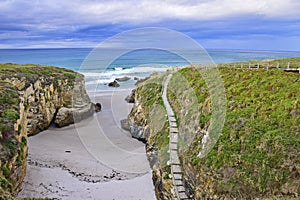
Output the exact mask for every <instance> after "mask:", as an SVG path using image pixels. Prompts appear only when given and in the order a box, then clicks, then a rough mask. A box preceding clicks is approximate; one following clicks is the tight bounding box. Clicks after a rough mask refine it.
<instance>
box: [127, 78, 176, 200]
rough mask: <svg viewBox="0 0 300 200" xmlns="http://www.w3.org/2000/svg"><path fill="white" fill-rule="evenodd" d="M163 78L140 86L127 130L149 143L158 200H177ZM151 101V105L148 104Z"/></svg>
mask: <svg viewBox="0 0 300 200" xmlns="http://www.w3.org/2000/svg"><path fill="white" fill-rule="evenodd" d="M162 79H163V76H154V77H152V78H151V79H149V80H148V81H146V82H143V83H142V84H139V86H138V88H137V89H136V91H135V95H134V102H135V104H134V107H133V109H132V110H131V113H130V114H129V116H128V119H127V122H126V126H127V128H126V129H127V130H129V131H130V133H131V135H132V137H134V138H136V139H138V140H141V141H143V142H144V143H146V153H147V157H148V161H149V163H150V167H151V169H152V180H153V184H154V187H155V194H156V198H157V199H159V200H165V199H170V200H171V199H175V196H174V194H173V193H172V188H173V184H172V181H171V179H170V178H169V173H170V168H169V166H168V165H167V161H168V160H169V156H168V154H167V149H168V129H167V127H168V123H167V118H166V111H165V109H164V107H163V105H162V100H161V89H162V86H161V82H162ZM148 100H151V101H148Z"/></svg>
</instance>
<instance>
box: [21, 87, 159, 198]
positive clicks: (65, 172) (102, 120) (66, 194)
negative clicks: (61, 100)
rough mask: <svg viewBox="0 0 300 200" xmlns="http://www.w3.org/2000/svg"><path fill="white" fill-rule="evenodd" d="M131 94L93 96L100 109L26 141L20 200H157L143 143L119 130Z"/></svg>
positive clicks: (119, 93)
mask: <svg viewBox="0 0 300 200" xmlns="http://www.w3.org/2000/svg"><path fill="white" fill-rule="evenodd" d="M129 93H130V91H129V90H126V91H115V92H105V93H98V94H96V95H91V94H90V96H91V99H92V101H94V102H100V103H101V105H102V111H101V112H99V113H96V114H94V116H93V117H90V118H88V119H86V120H83V121H81V122H79V123H76V124H73V125H70V126H67V127H63V128H56V127H50V128H49V129H48V130H46V131H43V132H41V133H39V134H37V135H35V136H32V137H29V139H28V147H29V151H28V158H27V164H28V165H27V172H26V177H25V180H24V183H23V187H22V190H21V191H20V193H19V194H18V198H24V197H49V198H58V199H99V200H101V199H105V200H107V199H146V200H148V199H149V200H152V199H155V193H154V186H153V183H152V172H151V169H150V166H149V163H148V160H147V157H146V153H145V145H144V144H143V143H141V142H140V141H137V140H135V139H133V138H132V137H131V135H130V133H129V132H126V131H124V130H122V129H121V125H120V120H122V119H125V118H127V115H128V114H129V112H130V110H131V108H132V105H131V104H128V103H127V102H126V101H125V100H124V99H125V97H126V96H127V95H128V94H129Z"/></svg>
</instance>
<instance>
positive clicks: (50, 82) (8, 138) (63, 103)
mask: <svg viewBox="0 0 300 200" xmlns="http://www.w3.org/2000/svg"><path fill="white" fill-rule="evenodd" d="M12 70H15V71H14V72H16V73H13V72H12ZM35 72H36V74H37V76H36V75H35V74H34V75H33V74H32V73H35ZM0 90H2V93H3V94H4V95H5V94H6V93H7V92H10V93H9V94H11V95H14V97H15V98H14V99H11V97H10V96H9V97H8V98H1V101H2V102H1V103H2V105H3V106H2V107H1V112H3V114H2V115H1V127H0V128H1V129H0V133H1V134H0V136H1V137H0V150H1V154H0V158H1V160H0V166H1V170H0V185H1V187H0V197H1V196H4V197H8V196H10V195H15V194H16V193H17V192H18V190H19V189H20V187H21V185H22V181H23V179H24V177H25V173H26V156H27V137H28V136H30V135H34V134H37V133H39V132H40V131H43V130H45V129H47V128H48V127H49V126H50V125H51V123H54V124H55V125H56V126H58V127H62V126H67V125H69V124H72V123H74V122H76V121H79V120H81V119H84V118H86V117H88V116H90V115H92V114H93V112H94V105H93V104H92V103H91V102H90V99H89V97H88V95H87V93H86V91H85V87H84V77H83V75H81V74H78V73H75V72H72V71H70V70H66V69H59V68H55V67H42V66H31V65H30V66H19V65H13V64H8V66H7V65H0ZM6 95H8V94H6ZM8 111H9V112H8ZM5 113H8V114H9V115H8V114H7V115H5ZM10 116H11V117H10Z"/></svg>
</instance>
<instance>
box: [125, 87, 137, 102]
mask: <svg viewBox="0 0 300 200" xmlns="http://www.w3.org/2000/svg"><path fill="white" fill-rule="evenodd" d="M125 101H127V103H134V102H135V89H133V90H132V91H131V94H130V95H128V96H127V97H126V98H125Z"/></svg>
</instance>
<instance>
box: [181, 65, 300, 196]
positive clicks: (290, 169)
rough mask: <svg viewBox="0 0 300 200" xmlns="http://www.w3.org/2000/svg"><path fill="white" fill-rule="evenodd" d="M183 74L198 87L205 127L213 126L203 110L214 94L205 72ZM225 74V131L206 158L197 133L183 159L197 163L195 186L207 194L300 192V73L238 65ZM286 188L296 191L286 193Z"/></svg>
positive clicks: (266, 194) (186, 72)
mask: <svg viewBox="0 0 300 200" xmlns="http://www.w3.org/2000/svg"><path fill="white" fill-rule="evenodd" d="M178 73H180V74H182V75H183V76H185V77H186V79H187V80H189V82H190V85H191V86H192V87H194V89H195V91H196V95H197V96H198V97H199V98H198V100H199V102H198V103H199V107H200V110H202V113H201V118H200V119H199V121H200V125H201V126H202V127H208V125H209V121H208V119H209V116H210V112H203V105H205V104H203V103H204V102H205V101H206V99H209V95H208V93H207V89H206V88H205V87H203V83H204V82H203V81H204V80H203V78H202V77H201V74H200V73H198V71H196V70H193V69H192V68H188V69H184V70H181V71H179V72H178ZM220 73H221V75H222V77H223V81H224V86H225V91H226V95H227V99H228V101H227V115H226V122H225V126H224V128H223V132H222V134H221V136H220V138H219V140H218V142H217V144H216V145H215V147H214V148H213V150H212V151H211V152H210V153H209V154H208V155H207V156H206V157H205V158H204V159H200V158H198V157H197V154H198V153H199V151H200V147H201V146H200V145H199V142H198V141H199V140H200V139H201V137H195V140H194V142H193V145H191V146H190V148H189V149H188V151H186V152H185V153H184V154H183V156H182V158H183V160H184V161H183V162H184V163H185V164H188V163H191V164H193V166H192V168H193V170H194V171H196V172H198V173H199V179H198V180H197V182H198V184H197V185H196V189H195V190H196V191H197V192H199V193H201V195H202V196H203V197H207V196H209V195H215V194H217V195H219V197H225V196H226V197H231V198H233V197H234V198H241V197H242V198H254V197H265V196H269V195H276V194H280V195H287V196H289V195H291V196H295V195H297V194H298V192H299V188H298V189H297V188H296V189H295V188H294V187H295V186H297V185H298V186H299V181H298V177H299V170H300V169H299V168H300V167H299V163H300V153H299V152H300V134H299V131H300V117H299V114H300V102H299V99H300V92H299V81H300V76H299V74H296V73H285V72H283V71H279V70H271V71H266V70H255V71H254V70H249V69H233V68H229V69H228V68H221V69H220ZM192 76H193V78H190V77H192ZM197 88H198V89H197ZM199 88H202V90H201V89H200V90H199ZM203 91H204V92H203ZM203 95H205V96H203ZM175 104H176V103H175ZM201 106H202V107H201ZM295 113H296V114H295ZM297 113H298V114H297ZM190 161H192V162H190ZM209 174H213V175H210V176H208V175H209ZM229 174H230V176H229ZM227 176H229V177H227ZM208 183H209V184H208ZM283 187H288V188H294V189H291V191H289V192H288V193H287V194H286V193H285V192H283ZM204 191H205V192H204ZM246 191H247V192H246Z"/></svg>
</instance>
